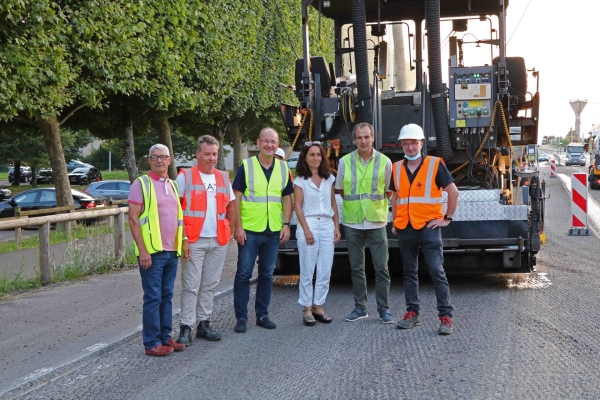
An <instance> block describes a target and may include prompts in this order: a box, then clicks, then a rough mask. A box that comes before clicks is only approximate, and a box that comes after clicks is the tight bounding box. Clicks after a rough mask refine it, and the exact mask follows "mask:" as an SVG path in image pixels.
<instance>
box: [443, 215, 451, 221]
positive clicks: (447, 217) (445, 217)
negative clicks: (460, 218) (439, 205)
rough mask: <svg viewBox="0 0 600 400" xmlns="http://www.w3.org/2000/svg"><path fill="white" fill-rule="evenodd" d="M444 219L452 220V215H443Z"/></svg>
mask: <svg viewBox="0 0 600 400" xmlns="http://www.w3.org/2000/svg"><path fill="white" fill-rule="evenodd" d="M444 219H445V220H446V221H452V217H449V216H447V215H444Z"/></svg>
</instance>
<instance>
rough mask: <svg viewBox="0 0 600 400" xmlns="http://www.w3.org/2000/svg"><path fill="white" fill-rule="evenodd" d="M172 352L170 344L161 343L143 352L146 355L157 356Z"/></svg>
mask: <svg viewBox="0 0 600 400" xmlns="http://www.w3.org/2000/svg"><path fill="white" fill-rule="evenodd" d="M172 352H173V348H172V347H171V346H163V345H162V344H159V345H158V346H156V347H154V348H152V349H150V350H145V351H144V353H146V355H147V356H158V357H162V356H167V355H169V354H171V353H172Z"/></svg>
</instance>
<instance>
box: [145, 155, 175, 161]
mask: <svg viewBox="0 0 600 400" xmlns="http://www.w3.org/2000/svg"><path fill="white" fill-rule="evenodd" d="M149 158H150V159H151V160H152V161H156V160H158V159H159V158H160V160H161V161H167V160H168V159H169V158H171V157H170V156H150V157H149Z"/></svg>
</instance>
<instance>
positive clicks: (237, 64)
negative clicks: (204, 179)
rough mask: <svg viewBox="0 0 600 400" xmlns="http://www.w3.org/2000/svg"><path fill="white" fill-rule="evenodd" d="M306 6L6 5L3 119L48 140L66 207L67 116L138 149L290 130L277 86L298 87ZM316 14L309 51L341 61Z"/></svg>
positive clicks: (0, 83) (277, 0) (273, 0)
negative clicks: (271, 128)
mask: <svg viewBox="0 0 600 400" xmlns="http://www.w3.org/2000/svg"><path fill="white" fill-rule="evenodd" d="M300 4H301V2H300V1H299V0H220V1H217V0H152V1H151V0H136V1H125V0H78V1H73V0H5V1H3V2H0V120H1V121H10V122H8V124H9V125H10V124H14V123H15V121H19V125H18V126H15V127H11V128H10V129H11V130H18V129H25V128H23V127H22V126H23V125H22V123H29V124H30V125H31V129H32V130H31V131H30V133H31V135H30V136H31V137H32V138H35V137H36V135H40V132H41V133H42V137H43V138H44V141H43V142H44V144H45V146H46V149H47V153H48V155H49V161H50V163H51V165H52V167H53V169H54V170H55V171H56V172H57V173H58V174H59V175H61V177H57V180H56V182H57V191H59V190H60V191H61V192H63V193H64V196H63V197H64V198H63V199H62V200H61V197H60V196H59V205H64V204H61V201H63V200H64V201H67V200H68V199H70V198H71V196H70V195H69V193H68V189H69V184H68V179H67V177H66V167H64V164H65V159H70V158H71V157H70V156H67V157H65V155H64V153H65V152H69V149H68V147H69V146H68V143H67V142H66V137H63V136H62V135H61V131H64V127H65V126H67V125H64V124H65V123H67V121H68V124H69V126H70V127H71V128H72V129H74V130H85V129H87V130H89V131H90V132H91V133H92V134H93V135H94V136H96V137H100V138H103V139H113V140H117V139H120V140H122V138H123V137H124V136H125V137H128V138H129V139H128V140H129V142H128V141H124V143H125V147H127V146H130V147H133V142H132V140H133V139H132V138H133V137H135V140H136V147H140V148H141V149H140V151H141V152H145V151H146V149H145V148H144V147H145V144H146V143H144V142H143V140H142V139H143V138H148V139H149V140H150V141H151V142H152V141H153V142H154V143H156V142H157V141H158V140H159V138H160V140H168V141H169V142H170V141H171V140H173V142H176V141H177V140H179V137H180V136H181V135H180V133H181V134H183V135H187V136H189V137H191V138H194V139H195V138H197V137H198V136H200V135H201V134H205V133H212V134H214V135H215V136H217V137H219V139H220V140H222V141H225V140H226V139H225V132H226V127H227V125H228V124H230V123H231V122H232V121H236V124H238V127H240V129H239V130H238V132H241V133H242V138H240V137H237V139H236V141H237V142H241V141H242V140H243V141H249V140H251V139H254V137H255V135H256V134H257V133H258V131H259V130H260V128H261V127H263V126H264V125H275V127H276V129H280V128H281V125H280V121H279V119H280V118H279V110H278V108H277V104H278V102H279V90H278V85H279V83H280V82H282V83H286V84H291V83H293V77H294V71H293V68H294V61H295V59H296V57H297V56H301V54H302V47H301V45H302V42H301V38H302V35H301V26H300V23H299V21H300V15H301V10H300ZM310 18H311V20H310V24H311V30H310V32H311V33H310V38H311V42H312V44H311V53H312V54H315V55H317V54H318V55H324V56H325V57H326V58H327V59H328V60H332V59H333V54H332V51H333V24H332V22H331V21H328V20H326V19H323V20H322V26H321V38H320V39H319V38H317V34H316V32H317V23H318V18H317V13H316V12H314V10H311V13H310ZM61 126H62V129H61ZM170 126H172V128H170ZM157 127H161V129H160V130H159V131H156V129H157ZM27 129H29V128H27ZM171 129H172V130H173V132H174V133H173V135H172V137H171V134H170V133H169V132H170V130H171ZM132 132H133V133H132ZM175 132H176V133H175ZM0 135H5V131H0ZM127 135H129V136H127ZM132 135H134V136H132ZM39 143H41V141H38V144H39ZM176 146H177V147H179V146H180V145H179V144H175V143H173V147H176ZM221 147H222V146H221ZM28 149H29V150H31V149H32V147H31V148H28ZM29 150H27V151H29ZM115 150H116V149H115ZM32 152H33V151H32ZM36 152H37V153H39V151H37V150H36ZM115 153H117V152H115ZM135 153H137V151H136V152H135ZM135 153H134V152H133V151H131V156H132V157H134V156H135ZM177 153H178V151H175V154H177ZM22 160H24V161H25V157H24V158H22ZM63 175H64V176H63Z"/></svg>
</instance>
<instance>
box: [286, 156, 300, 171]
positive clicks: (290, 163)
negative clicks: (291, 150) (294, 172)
mask: <svg viewBox="0 0 600 400" xmlns="http://www.w3.org/2000/svg"><path fill="white" fill-rule="evenodd" d="M287 163H288V168H296V164H298V157H290V158H288V160H287Z"/></svg>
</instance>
